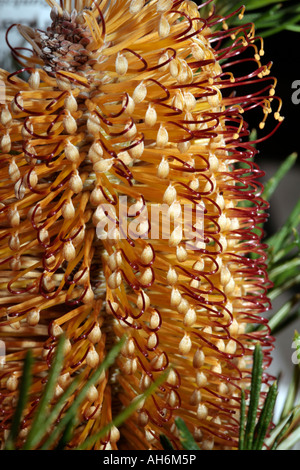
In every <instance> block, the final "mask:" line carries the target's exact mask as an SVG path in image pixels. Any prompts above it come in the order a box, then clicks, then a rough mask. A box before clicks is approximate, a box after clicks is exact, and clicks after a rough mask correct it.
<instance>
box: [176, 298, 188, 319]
mask: <svg viewBox="0 0 300 470" xmlns="http://www.w3.org/2000/svg"><path fill="white" fill-rule="evenodd" d="M189 309H190V303H189V301H188V300H186V299H184V298H182V300H181V302H180V304H179V305H178V307H177V311H178V313H181V314H182V315H186V314H187V312H188V311H189Z"/></svg>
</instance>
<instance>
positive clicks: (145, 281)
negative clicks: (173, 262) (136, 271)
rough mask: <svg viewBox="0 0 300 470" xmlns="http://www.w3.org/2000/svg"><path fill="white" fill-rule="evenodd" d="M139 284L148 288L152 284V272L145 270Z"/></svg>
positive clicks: (148, 269)
mask: <svg viewBox="0 0 300 470" xmlns="http://www.w3.org/2000/svg"><path fill="white" fill-rule="evenodd" d="M139 282H140V283H141V285H142V286H148V285H149V284H151V283H152V282H153V271H152V269H151V268H146V269H145V270H144V272H143V273H142V275H141V277H140V278H139Z"/></svg>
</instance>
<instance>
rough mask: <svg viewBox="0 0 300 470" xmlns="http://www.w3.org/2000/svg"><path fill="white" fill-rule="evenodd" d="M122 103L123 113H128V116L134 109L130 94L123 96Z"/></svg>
mask: <svg viewBox="0 0 300 470" xmlns="http://www.w3.org/2000/svg"><path fill="white" fill-rule="evenodd" d="M122 105H123V106H126V108H125V114H128V115H129V116H131V115H132V114H133V111H134V109H135V102H134V100H133V99H132V98H131V96H129V95H127V98H124V100H123V103H122Z"/></svg>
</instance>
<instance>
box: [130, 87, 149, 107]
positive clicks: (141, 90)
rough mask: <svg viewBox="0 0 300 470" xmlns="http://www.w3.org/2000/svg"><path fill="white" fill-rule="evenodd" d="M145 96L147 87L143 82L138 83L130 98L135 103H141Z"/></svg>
mask: <svg viewBox="0 0 300 470" xmlns="http://www.w3.org/2000/svg"><path fill="white" fill-rule="evenodd" d="M146 96H147V87H146V85H145V83H144V82H141V83H139V85H138V86H137V87H136V88H135V90H134V92H133V95H132V99H133V101H134V102H135V103H141V102H142V101H144V99H145V98H146Z"/></svg>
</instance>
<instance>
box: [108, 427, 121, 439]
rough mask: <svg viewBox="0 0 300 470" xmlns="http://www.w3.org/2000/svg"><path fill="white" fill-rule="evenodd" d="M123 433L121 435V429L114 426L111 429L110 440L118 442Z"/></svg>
mask: <svg viewBox="0 0 300 470" xmlns="http://www.w3.org/2000/svg"><path fill="white" fill-rule="evenodd" d="M120 437H121V435H120V431H119V430H118V428H116V426H112V428H111V430H110V440H111V442H117V441H118V440H119V439H120Z"/></svg>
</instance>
